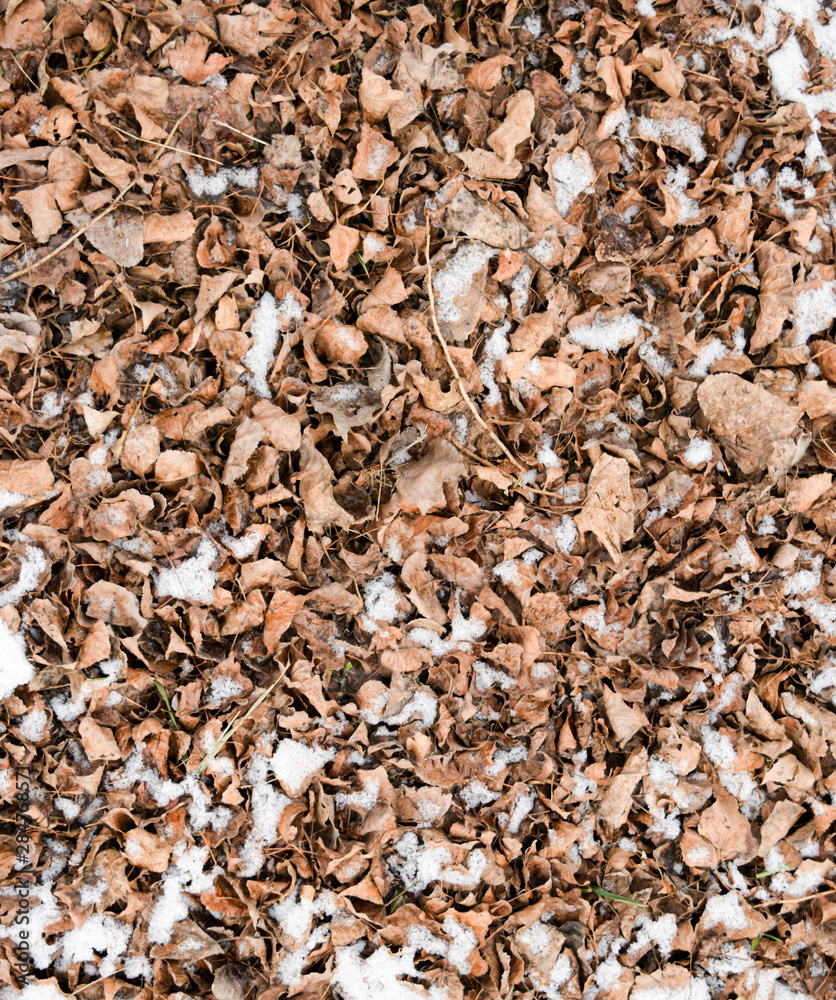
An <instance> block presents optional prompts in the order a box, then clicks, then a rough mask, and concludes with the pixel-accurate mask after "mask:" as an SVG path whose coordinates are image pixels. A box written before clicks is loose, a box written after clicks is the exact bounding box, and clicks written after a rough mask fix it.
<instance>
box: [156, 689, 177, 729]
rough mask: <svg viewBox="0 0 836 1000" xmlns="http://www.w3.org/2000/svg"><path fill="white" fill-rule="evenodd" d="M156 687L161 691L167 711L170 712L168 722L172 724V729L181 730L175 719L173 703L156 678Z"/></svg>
mask: <svg viewBox="0 0 836 1000" xmlns="http://www.w3.org/2000/svg"><path fill="white" fill-rule="evenodd" d="M154 686H155V687H156V689H157V690H158V691H159V693H160V697H161V698H162V700H163V702H164V704H165V710H166V712H168V721H169V722H170V723H171V728H172V729H179V728H180V727H179V726H178V725H177V719H175V717H174V710H173V709H172V707H171V702H170V701H169V700H168V695H167V694H166V690H165V688H164V687H163V686H162V684H161V683H160V682H159V681H158V680H157V678H156V677H155V678H154Z"/></svg>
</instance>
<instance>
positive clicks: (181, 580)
mask: <svg viewBox="0 0 836 1000" xmlns="http://www.w3.org/2000/svg"><path fill="white" fill-rule="evenodd" d="M217 554H218V553H217V550H216V549H215V546H214V545H213V544H212V543H211V542H210V541H209V539H208V538H201V540H200V544H199V545H198V547H197V552H195V554H194V555H193V556H190V557H189V558H188V559H184V560H183V562H181V563H180V564H179V565H178V566H172V567H170V568H168V569H162V570H160V572H159V573H158V574H157V596H158V597H173V598H174V599H175V600H177V601H188V602H189V603H190V604H201V605H204V606H208V605H210V604H211V603H212V601H213V600H214V599H215V584H216V583H217V582H218V574H217V573H215V572H213V571H212V570H211V569H210V568H209V567H210V566H211V565H212V563H213V562H214V561H215V557H216V556H217Z"/></svg>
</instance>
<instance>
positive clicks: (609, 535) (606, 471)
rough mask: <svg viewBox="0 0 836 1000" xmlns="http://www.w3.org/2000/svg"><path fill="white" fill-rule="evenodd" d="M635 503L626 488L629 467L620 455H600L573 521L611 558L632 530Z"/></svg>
mask: <svg viewBox="0 0 836 1000" xmlns="http://www.w3.org/2000/svg"><path fill="white" fill-rule="evenodd" d="M635 510H636V508H635V503H634V501H633V493H632V490H631V489H630V466H629V465H628V463H627V462H626V461H625V460H624V459H623V458H614V457H613V456H612V455H602V456H601V458H599V459H598V461H597V462H596V463H595V466H594V467H593V469H592V475H591V476H590V477H589V485H588V487H587V494H586V500H585V501H584V505H583V508H582V510H581V511H580V513H579V514H577V515H576V516H575V524H577V526H578V529H579V530H580V531H591V532H592V533H593V534H594V535H595V536H596V538H597V539H598V541H599V542H600V543H601V544H602V545H603V546H604V548H605V549H606V550H607V552H609V554H610V556H612V558H613V559H619V558H620V556H621V548H622V546H623V545H624V543H625V542H628V541H629V540H630V539H631V538H632V537H633V533H634V530H635V528H634V517H635Z"/></svg>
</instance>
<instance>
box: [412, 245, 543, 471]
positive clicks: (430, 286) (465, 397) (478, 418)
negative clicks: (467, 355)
mask: <svg viewBox="0 0 836 1000" xmlns="http://www.w3.org/2000/svg"><path fill="white" fill-rule="evenodd" d="M427 292H428V293H429V297H430V318H431V320H432V327H433V332H434V333H435V335H436V338H437V340H438V342H439V344H441V350H442V351H444V359H445V361H446V362H447V366H448V367H449V369H450V372H451V373H452V375H453V377H454V378H455V380H456V384H457V385H458V387H459V392H460V393H461V396H462V399H463V400H464V401H465V403H466V404H467V408H468V409H469V410H470V412H471V413H472V414H473V418H474V420H475V421H476V423H477V424H479V426H480V427H481V428H482V430H483V431H484V432H485V433H486V434H487V435H488V437H489V438H490V439H491V441H493V443H494V444H495V445H497V446H498V447H499V448H500V450H501V451H502V454H503V455H505V457H506V458H507V459H508V460H509V461H510V462H511V463H512V464H513V465H514V466H515V468H517V469H519V471H520V472H522V473H525V472H528V469H526V467H525V466H524V465H523V464H522V462H520V461H519V459H517V458H515V457H514V456H513V455H512V454H511V452H510V451H509V450H508V448H507V447H506V446H505V444H504V443H503V442H502V440H501V439H500V438H499V437H498V435H497V434H496V433H495V432H494V431H493V430H492V429H491V428H490V427H489V426H488V425H487V424H486V423H485V421H484V420H483V419H482V415H481V414H480V413H479V411H478V410H477V409H476V405H475V403H474V402H473V400H472V399H471V398H470V396H469V395H468V392H467V389H465V386H464V382H463V381H462V377H461V375H459V370H458V368H456V366H455V365H454V364H453V359H452V358H451V357H450V351H449V348H448V347H447V341H446V340H445V339H444V337H443V336H442V335H441V330H440V329H439V328H438V319H437V317H436V314H435V292H434V291H433V269H432V264H431V263H430V227H429V226H427Z"/></svg>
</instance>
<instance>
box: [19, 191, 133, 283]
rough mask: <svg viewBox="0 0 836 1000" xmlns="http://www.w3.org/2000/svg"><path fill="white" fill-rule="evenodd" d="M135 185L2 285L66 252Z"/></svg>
mask: <svg viewBox="0 0 836 1000" xmlns="http://www.w3.org/2000/svg"><path fill="white" fill-rule="evenodd" d="M135 184H136V181H135V180H133V181H131V183H130V184H128V185H126V186H125V187H123V188H122V190H121V191H120V192H119V194H117V195H116V198H115V200H114V201H112V202H111V203H110V204H109V205H108V206H107V208H105V209H102V211H101V212H99V214H98V215H94V216H93V218H92V219H91V220H90V221H89V222H86V223H85V224H84V225H83V226H82V227H81V229H79V230H78V232H77V233H73V235H72V236H71V237H70V238H69V239H67V240H64V242H63V243H62V244H61V245H60V246H57V247H56V248H55V249H54V250H50V252H49V253H48V254H46V255H45V256H44V257H41V259H40V260H36V261H34V263H32V264H27V265H26V267H21V268H20V269H19V270H17V271H14V272H13V273H12V274H7V275H6V276H5V277H4V278H0V285H6V284H8V283H9V282H10V281H14V280H15V278H22V277H23V275H24V274H29V273H30V272H31V271H34V270H35V269H36V268H38V267H40V266H41V265H42V264H46V262H47V261H48V260H52V258H53V257H57V256H58V254H59V253H61V252H62V251H64V250H66V249H67V247H68V246H70V244H71V243H74V242H75V241H76V240H77V239H78V238H79V236H83V235H84V234H85V233H86V232H87V230H88V229H89V228H90V227H91V226H94V225H95V224H96V223H97V222H99V221H100V220H101V219H103V218H104V217H105V216H106V215H110V213H111V212H112V211H113V210H114V209H115V208H116V207H117V206H118V205H119V203H120V202H121V201H122V199H123V198H124V197H125V195H126V194H127V193H128V191H130V190H131V188H132V187H133V186H134V185H135Z"/></svg>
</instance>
